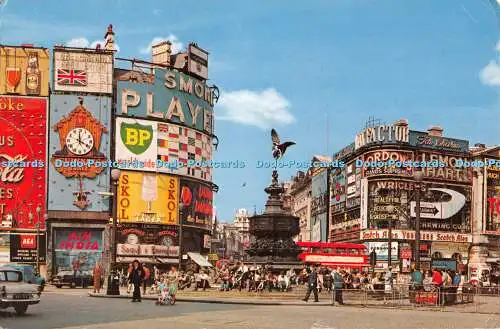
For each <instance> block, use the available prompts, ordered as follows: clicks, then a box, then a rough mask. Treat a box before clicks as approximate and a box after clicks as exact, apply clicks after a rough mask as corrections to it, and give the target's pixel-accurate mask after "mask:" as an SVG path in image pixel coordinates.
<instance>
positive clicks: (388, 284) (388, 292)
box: [384, 267, 394, 304]
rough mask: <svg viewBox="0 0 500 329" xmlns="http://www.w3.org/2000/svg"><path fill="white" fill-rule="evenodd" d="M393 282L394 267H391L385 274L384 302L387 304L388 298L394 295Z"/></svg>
mask: <svg viewBox="0 0 500 329" xmlns="http://www.w3.org/2000/svg"><path fill="white" fill-rule="evenodd" d="M393 282H394V279H393V277H392V267H389V268H388V269H387V272H386V273H385V276H384V304H387V298H391V297H392V285H393Z"/></svg>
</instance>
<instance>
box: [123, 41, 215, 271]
mask: <svg viewBox="0 0 500 329" xmlns="http://www.w3.org/2000/svg"><path fill="white" fill-rule="evenodd" d="M121 64H123V65H122V66H123V67H121V68H116V69H115V80H116V91H115V95H116V107H115V111H114V116H113V117H114V131H115V134H114V143H115V148H114V159H115V160H116V161H117V162H119V163H122V164H124V167H123V169H122V171H121V177H120V180H119V186H118V189H119V193H118V215H117V217H118V220H119V222H120V225H119V233H118V245H117V254H118V258H117V261H118V262H119V263H120V264H122V266H126V265H127V264H128V263H129V262H131V261H132V260H133V259H139V260H141V261H142V262H144V263H150V264H155V265H157V266H159V267H165V268H168V267H170V266H171V265H173V264H176V265H180V264H179V262H181V264H188V263H190V261H189V259H190V260H192V261H194V262H195V263H197V262H198V263H199V261H198V260H200V259H202V258H205V256H206V255H207V254H208V253H209V252H210V248H211V234H212V233H211V230H212V218H213V193H214V192H213V191H214V190H215V188H214V186H215V185H214V184H213V182H212V168H211V166H209V165H207V163H209V162H210V161H211V160H212V157H213V139H214V138H216V137H215V132H214V125H213V123H214V118H213V106H214V104H215V102H216V101H217V95H218V94H217V93H216V87H215V86H209V85H208V84H207V79H208V76H207V74H208V71H207V70H208V69H207V68H208V53H206V52H205V51H204V50H202V49H201V48H199V47H198V46H197V45H196V44H190V45H189V46H188V50H187V51H186V52H181V53H178V54H172V51H171V43H170V42H168V41H166V42H161V43H159V44H157V45H154V46H153V47H152V60H151V62H146V61H140V63H137V62H136V61H134V60H130V61H123V62H122V63H121ZM125 66H127V67H125ZM181 227H182V228H181ZM199 265H201V264H199Z"/></svg>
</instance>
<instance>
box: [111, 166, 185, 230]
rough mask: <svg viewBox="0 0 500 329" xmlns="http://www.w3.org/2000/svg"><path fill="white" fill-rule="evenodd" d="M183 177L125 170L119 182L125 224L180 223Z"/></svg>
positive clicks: (122, 220)
mask: <svg viewBox="0 0 500 329" xmlns="http://www.w3.org/2000/svg"><path fill="white" fill-rule="evenodd" d="M178 195H179V179H178V178H177V177H174V176H169V175H163V174H156V173H138V172H133V171H122V172H121V175H120V180H119V181H118V219H119V220H120V222H121V223H149V224H165V225H172V224H177V223H178V220H177V212H178V204H179V197H178Z"/></svg>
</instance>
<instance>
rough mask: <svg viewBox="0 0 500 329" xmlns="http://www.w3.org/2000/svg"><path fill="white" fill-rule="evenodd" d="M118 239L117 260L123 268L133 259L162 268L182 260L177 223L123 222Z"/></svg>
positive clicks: (118, 231)
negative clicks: (180, 257)
mask: <svg viewBox="0 0 500 329" xmlns="http://www.w3.org/2000/svg"><path fill="white" fill-rule="evenodd" d="M117 242H118V244H117V252H116V253H117V258H116V261H117V263H118V264H119V267H120V268H121V269H123V270H126V268H127V267H128V265H129V264H130V263H132V262H133V261H134V260H138V261H139V262H141V263H142V264H146V265H150V266H156V267H158V268H160V269H168V268H169V267H170V266H171V265H177V264H178V263H179V230H178V226H177V225H153V224H132V223H130V224H121V225H120V226H119V228H118V230H117Z"/></svg>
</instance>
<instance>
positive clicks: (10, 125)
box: [0, 96, 47, 229]
mask: <svg viewBox="0 0 500 329" xmlns="http://www.w3.org/2000/svg"><path fill="white" fill-rule="evenodd" d="M46 119H47V100H46V99H45V98H36V97H30V98H27V97H10V96H2V97H0V164H1V165H0V216H1V219H4V218H6V216H9V215H10V216H9V218H10V217H11V216H12V221H13V223H12V224H13V227H18V228H35V227H36V223H37V222H38V221H40V223H41V228H42V229H43V228H44V225H45V223H44V222H43V220H44V213H45V200H46V193H45V190H46V189H45V184H46V181H47V178H46V168H45V156H46V129H47V126H46V121H47V120H46ZM37 210H39V211H37Z"/></svg>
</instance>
